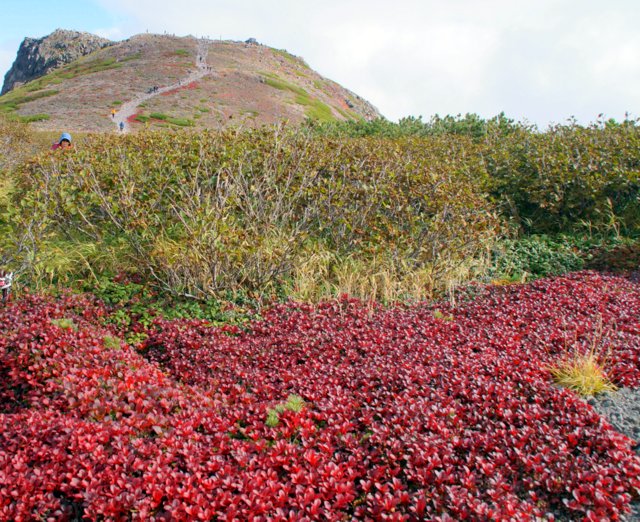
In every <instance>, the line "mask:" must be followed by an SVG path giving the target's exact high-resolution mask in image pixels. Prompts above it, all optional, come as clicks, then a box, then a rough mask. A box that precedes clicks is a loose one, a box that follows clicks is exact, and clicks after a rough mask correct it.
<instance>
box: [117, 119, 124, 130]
mask: <svg viewBox="0 0 640 522" xmlns="http://www.w3.org/2000/svg"><path fill="white" fill-rule="evenodd" d="M118 127H120V132H123V131H124V122H123V121H121V122H120V125H118Z"/></svg>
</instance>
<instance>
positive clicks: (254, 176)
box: [1, 115, 640, 302]
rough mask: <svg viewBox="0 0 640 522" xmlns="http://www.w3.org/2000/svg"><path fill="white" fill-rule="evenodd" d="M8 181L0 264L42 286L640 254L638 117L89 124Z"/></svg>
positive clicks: (290, 288)
mask: <svg viewBox="0 0 640 522" xmlns="http://www.w3.org/2000/svg"><path fill="white" fill-rule="evenodd" d="M12 125H13V127H14V129H19V128H21V127H20V125H19V124H18V123H15V122H14V123H13V124H12ZM16 132H17V130H16ZM10 134H11V133H7V136H10ZM7 139H9V138H7ZM18 145H20V144H18ZM18 148H20V147H18ZM8 168H9V167H8V166H7V169H8ZM10 179H11V181H10V182H9V181H7V182H5V185H6V186H5V188H4V192H3V199H2V206H3V208H2V216H3V217H2V223H1V226H2V230H3V236H4V238H5V240H4V241H3V246H2V252H1V255H2V265H3V266H6V267H8V268H11V269H14V270H17V271H19V273H20V278H21V280H22V281H23V282H24V284H29V285H34V284H35V286H36V287H38V288H43V287H46V286H48V285H54V286H55V285H58V284H62V285H64V286H67V285H72V286H73V285H74V284H77V283H79V282H82V284H84V283H86V282H87V281H92V280H93V281H94V282H96V281H99V280H100V279H101V278H103V277H112V276H114V275H116V274H120V273H127V274H135V275H136V277H137V278H140V279H142V280H143V281H146V282H148V283H149V284H151V285H152V286H154V287H155V288H157V289H158V290H161V291H162V292H164V293H167V294H171V295H176V296H177V295H183V296H191V297H196V298H198V299H207V298H210V297H213V296H217V295H222V294H228V293H237V292H249V293H254V294H261V295H262V294H265V295H276V294H277V295H287V296H291V297H295V298H298V299H311V300H316V299H320V298H323V297H328V296H333V295H339V294H341V293H348V294H351V295H357V296H361V297H363V298H367V299H369V298H371V299H377V300H380V301H385V302H388V301H394V300H403V299H422V298H429V297H432V296H434V295H438V294H442V293H443V292H447V291H451V290H452V289H453V288H455V287H456V286H458V285H460V284H461V283H464V282H466V281H470V280H505V279H506V280H518V279H523V278H525V279H526V278H529V277H531V276H534V277H535V276H540V275H549V274H558V273H563V272H566V271H570V270H575V269H579V268H583V267H588V266H592V265H598V263H599V267H601V268H602V267H610V266H611V265H612V262H613V264H614V265H616V264H617V265H621V266H619V267H621V268H627V269H633V268H637V266H635V267H634V263H636V265H637V255H638V254H637V251H638V247H637V242H636V241H635V238H637V236H638V232H639V230H640V229H639V226H640V201H639V198H638V193H639V188H640V127H639V126H638V125H637V122H634V121H625V122H622V123H617V122H613V121H609V122H600V123H597V124H593V125H591V126H587V127H585V126H580V125H577V124H574V123H569V124H567V125H558V126H555V127H551V128H549V129H548V130H546V131H543V132H541V131H539V130H537V129H535V128H532V127H529V126H527V125H523V124H519V123H516V122H513V121H511V120H508V119H506V118H505V117H504V116H503V115H500V116H498V117H496V118H494V119H491V120H482V119H481V118H478V117H476V116H473V115H467V116H466V117H446V118H438V117H436V118H433V119H432V120H431V121H429V122H422V120H421V119H415V118H407V119H405V120H401V121H400V122H399V123H398V124H393V123H390V122H387V121H386V120H376V121H373V122H342V123H325V124H322V123H318V122H317V121H316V122H313V121H309V122H308V123H307V124H306V125H305V126H303V127H301V128H294V127H289V126H286V125H281V126H277V127H264V128H262V129H254V130H245V131H239V130H227V131H223V132H211V131H205V132H200V133H193V132H187V131H181V132H146V133H140V134H139V135H136V136H103V135H100V136H91V135H88V136H86V137H85V138H83V139H81V140H79V142H78V143H77V144H76V147H75V149H74V150H73V151H71V152H68V153H64V154H53V153H49V152H46V153H42V154H40V155H39V156H37V157H36V158H35V159H33V160H32V161H30V162H28V163H26V164H24V165H22V166H21V167H20V168H17V169H16V168H14V169H12V175H11V178H10ZM616 249H617V250H616ZM616 251H617V252H621V253H620V255H618V256H617V255H616V253H615V252H616Z"/></svg>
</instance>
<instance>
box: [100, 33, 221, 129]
mask: <svg viewBox="0 0 640 522" xmlns="http://www.w3.org/2000/svg"><path fill="white" fill-rule="evenodd" d="M208 50H209V46H208V40H204V39H202V38H200V39H198V47H197V50H196V70H195V71H191V72H190V73H189V75H188V76H186V77H184V78H181V79H180V80H178V81H177V82H175V83H172V84H171V85H166V86H164V87H159V88H158V89H157V90H155V91H152V92H146V93H144V94H139V95H138V96H136V97H135V98H133V99H131V100H129V101H128V102H126V103H123V104H122V106H121V107H120V110H119V111H117V112H116V113H115V115H114V117H113V118H112V119H111V121H113V123H114V124H115V126H116V132H121V131H120V123H124V129H123V131H122V132H129V122H128V121H127V118H130V117H131V116H133V115H134V114H135V113H136V112H137V108H138V105H140V104H141V103H143V102H145V101H147V100H149V99H151V98H153V97H155V96H158V95H159V94H162V93H165V92H168V91H171V90H173V89H178V88H180V87H182V86H184V85H188V84H190V83H191V82H194V81H196V80H199V79H200V78H202V77H204V76H207V75H208V74H211V73H212V71H211V70H209V67H208V66H207V52H208Z"/></svg>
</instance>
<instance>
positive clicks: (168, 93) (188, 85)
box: [160, 81, 198, 96]
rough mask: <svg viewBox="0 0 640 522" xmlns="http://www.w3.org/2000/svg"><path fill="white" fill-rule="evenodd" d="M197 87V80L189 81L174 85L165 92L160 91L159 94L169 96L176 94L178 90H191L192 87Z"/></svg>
mask: <svg viewBox="0 0 640 522" xmlns="http://www.w3.org/2000/svg"><path fill="white" fill-rule="evenodd" d="M197 88H198V82H195V81H194V82H189V83H185V84H184V85H181V86H180V87H176V88H175V89H171V90H170V91H165V92H161V93H160V96H171V95H172V94H176V93H178V92H180V91H185V90H188V91H192V90H194V89H197Z"/></svg>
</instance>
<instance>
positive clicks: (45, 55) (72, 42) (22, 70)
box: [0, 29, 115, 95]
mask: <svg viewBox="0 0 640 522" xmlns="http://www.w3.org/2000/svg"><path fill="white" fill-rule="evenodd" d="M114 43H115V42H112V41H110V40H107V39H105V38H100V37H99V36H96V35H94V34H90V33H81V32H78V31H67V30H64V29H57V30H56V31H54V32H53V33H51V34H50V35H49V36H45V37H44V38H25V39H24V40H23V42H22V44H21V45H20V48H19V49H18V55H17V57H16V60H15V61H14V62H13V65H12V66H11V69H9V71H8V72H7V74H6V75H5V77H4V85H3V86H2V92H0V95H2V94H5V93H7V92H9V91H10V90H11V89H13V88H14V87H17V86H19V85H22V84H23V83H26V82H28V81H31V80H34V79H36V78H38V77H40V76H43V75H45V74H47V73H48V72H49V71H50V70H52V69H55V68H56V67H60V66H61V65H65V64H67V63H70V62H73V61H74V60H77V59H78V58H80V57H82V56H85V55H87V54H89V53H92V52H93V51H96V50H98V49H101V48H103V47H106V46H109V45H113V44H114Z"/></svg>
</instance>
